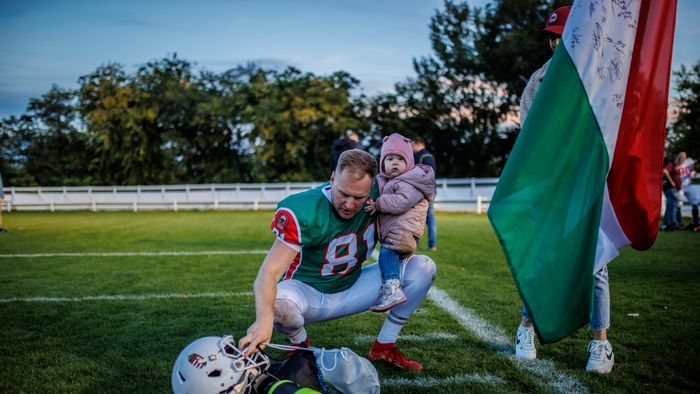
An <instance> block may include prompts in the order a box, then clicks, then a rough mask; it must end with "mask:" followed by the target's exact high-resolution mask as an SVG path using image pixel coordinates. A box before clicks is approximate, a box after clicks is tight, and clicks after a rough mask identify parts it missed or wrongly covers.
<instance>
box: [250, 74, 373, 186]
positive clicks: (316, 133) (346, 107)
mask: <svg viewBox="0 0 700 394" xmlns="http://www.w3.org/2000/svg"><path fill="white" fill-rule="evenodd" d="M357 84H358V81H357V80H356V79H354V78H352V77H351V76H350V75H349V74H347V73H345V72H336V73H334V74H331V75H330V76H327V77H319V76H316V75H314V74H311V73H302V72H301V71H299V70H297V69H295V68H291V67H290V68H288V69H286V70H284V71H283V72H282V73H279V74H278V73H276V72H265V71H262V70H261V71H259V72H258V73H256V74H255V75H254V76H253V78H252V79H251V82H250V84H249V85H248V94H249V99H248V103H249V107H248V108H247V110H246V116H245V120H246V122H247V123H249V124H250V125H251V127H252V128H251V130H250V133H249V134H248V139H249V143H250V145H251V147H252V149H253V150H254V152H255V167H254V171H253V175H254V176H255V178H256V180H257V181H261V182H265V181H275V180H276V181H308V180H325V179H327V178H328V175H329V174H328V170H327V169H328V167H329V165H330V153H329V152H330V150H331V146H332V144H333V141H334V140H335V139H336V138H337V137H338V136H340V135H341V134H342V133H343V132H345V130H347V129H349V128H357V127H358V126H359V125H361V124H362V121H361V120H360V118H359V116H358V115H357V114H356V113H355V107H354V104H353V101H352V100H351V99H350V90H351V89H353V88H354V87H356V86H357Z"/></svg>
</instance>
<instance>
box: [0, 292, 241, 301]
mask: <svg viewBox="0 0 700 394" xmlns="http://www.w3.org/2000/svg"><path fill="white" fill-rule="evenodd" d="M252 295H253V292H250V291H244V292H217V293H192V294H187V293H169V294H142V295H128V294H113V295H98V296H84V297H14V298H0V303H8V302H86V301H146V300H162V299H168V298H221V297H247V296H252Z"/></svg>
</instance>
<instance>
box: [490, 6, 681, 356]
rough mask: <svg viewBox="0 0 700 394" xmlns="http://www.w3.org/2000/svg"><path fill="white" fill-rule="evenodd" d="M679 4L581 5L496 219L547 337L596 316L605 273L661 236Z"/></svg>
mask: <svg viewBox="0 0 700 394" xmlns="http://www.w3.org/2000/svg"><path fill="white" fill-rule="evenodd" d="M675 15H676V1H675V0H668V1H655V0H634V1H632V0H613V1H597V0H583V1H575V2H574V4H573V6H572V8H571V11H570V13H569V17H568V20H567V23H566V28H565V30H564V33H563V35H562V41H561V44H560V45H559V46H558V47H557V49H556V51H555V53H554V56H553V58H552V60H551V63H550V65H549V68H548V69H547V72H546V75H545V77H544V80H543V81H542V84H541V85H540V88H539V90H538V92H537V94H536V96H535V99H534V101H533V103H532V106H531V108H530V111H529V112H528V116H527V119H526V120H525V122H524V124H523V126H522V130H521V132H520V135H519V136H518V139H517V141H516V143H515V146H514V148H513V151H512V152H511V155H510V157H509V159H508V162H507V164H506V166H505V168H504V170H503V173H502V175H501V178H500V180H499V182H498V187H497V188H496V191H495V193H494V196H493V199H492V201H491V204H490V208H489V212H488V215H489V219H490V220H491V224H492V226H493V228H494V229H495V231H496V234H497V236H498V238H499V240H500V242H501V245H502V247H503V250H504V252H505V254H506V258H507V259H508V264H509V265H510V268H511V271H512V274H513V278H514V279H515V283H516V285H517V288H518V291H519V292H520V296H521V297H522V300H523V302H524V304H525V306H526V307H527V308H528V310H529V312H530V316H531V317H532V320H533V323H534V325H535V330H536V332H537V335H538V336H539V338H540V340H541V341H542V342H544V343H547V342H554V341H558V340H560V339H562V338H564V337H566V336H568V335H569V334H571V333H572V332H573V331H575V330H577V329H578V328H580V327H582V326H583V325H585V324H587V323H588V322H589V321H590V315H591V305H592V301H593V274H594V272H597V270H599V269H600V268H602V267H603V266H604V265H605V264H607V263H608V262H609V261H610V260H612V259H613V258H615V257H616V256H617V254H618V249H619V248H621V247H623V246H625V245H632V247H634V248H635V249H638V250H645V249H648V248H649V247H651V245H652V244H653V243H654V240H655V239H656V235H657V232H658V224H659V215H660V208H661V170H662V166H663V148H664V136H665V126H666V108H667V100H668V85H669V73H670V65H671V50H672V45H673V30H674V25H675Z"/></svg>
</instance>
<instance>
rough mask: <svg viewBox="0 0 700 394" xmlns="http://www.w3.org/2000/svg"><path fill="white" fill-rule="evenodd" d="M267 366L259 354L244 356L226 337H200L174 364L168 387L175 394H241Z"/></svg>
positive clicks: (264, 358) (262, 355) (246, 390)
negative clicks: (170, 387) (169, 386)
mask: <svg viewBox="0 0 700 394" xmlns="http://www.w3.org/2000/svg"><path fill="white" fill-rule="evenodd" d="M269 366H270V359H269V357H267V355H266V354H265V353H263V352H255V353H253V354H252V355H251V356H244V355H243V352H241V351H240V349H238V347H237V346H236V342H235V341H234V339H233V337H232V336H230V335H227V336H224V337H202V338H199V339H197V340H195V341H194V342H192V343H190V344H189V345H187V347H185V349H184V350H183V351H182V352H181V353H180V355H179V356H178V357H177V360H175V366H174V367H173V373H172V378H171V383H172V386H173V391H174V392H175V394H213V393H233V394H242V393H249V392H250V391H251V383H252V381H253V380H254V379H255V378H256V377H257V376H258V375H259V374H260V373H261V372H264V371H265V370H266V369H267V368H268V367H269Z"/></svg>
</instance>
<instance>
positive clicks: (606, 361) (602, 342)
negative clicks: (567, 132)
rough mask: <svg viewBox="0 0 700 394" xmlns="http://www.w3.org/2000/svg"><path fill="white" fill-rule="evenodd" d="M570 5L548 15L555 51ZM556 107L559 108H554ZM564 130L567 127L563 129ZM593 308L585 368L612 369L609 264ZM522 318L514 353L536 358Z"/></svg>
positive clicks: (523, 106)
mask: <svg viewBox="0 0 700 394" xmlns="http://www.w3.org/2000/svg"><path fill="white" fill-rule="evenodd" d="M570 9H571V7H570V6H564V7H560V8H557V9H556V10H554V12H552V14H550V15H549V18H547V23H546V25H545V27H544V29H543V30H542V31H540V33H539V36H540V37H545V36H546V37H548V38H549V47H550V48H551V49H552V51H554V50H555V49H556V47H557V45H559V42H560V41H561V34H562V33H563V31H564V25H565V24H566V20H567V18H568V16H569V10H570ZM548 67H549V60H548V61H547V62H546V63H545V64H544V65H543V66H542V67H541V68H540V69H539V70H537V71H535V72H534V73H533V74H532V76H531V77H530V80H529V81H528V82H527V86H525V90H524V91H523V94H522V97H521V98H520V122H521V124H522V123H525V118H526V117H527V113H528V111H529V110H530V105H531V104H532V101H533V99H534V98H535V94H536V93H537V90H538V89H539V87H540V83H541V82H542V79H543V78H544V76H545V73H546V72H547V68H548ZM553 110H554V111H556V109H553ZM562 132H564V130H562ZM594 286H595V287H594V289H593V308H592V313H591V322H590V325H589V327H590V329H591V330H593V332H594V339H593V340H592V341H591V342H590V344H589V345H588V352H589V353H590V357H589V358H588V363H587V364H586V371H588V372H595V373H609V372H610V371H612V367H613V364H614V363H615V356H614V354H613V351H612V344H611V343H610V342H609V341H608V335H607V333H608V327H609V326H610V285H609V282H608V267H607V266H603V268H601V269H600V270H599V271H598V272H596V273H595V274H594ZM522 316H523V318H522V322H521V323H520V326H519V327H518V329H517V331H516V340H515V356H516V357H518V358H523V359H527V360H534V359H536V358H537V350H536V349H535V330H534V328H533V324H532V321H531V320H530V315H529V311H528V310H527V308H525V305H523V306H522Z"/></svg>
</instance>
